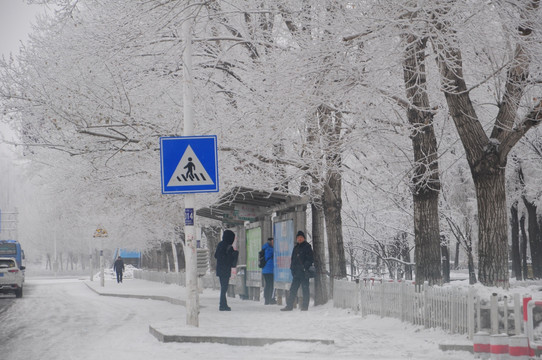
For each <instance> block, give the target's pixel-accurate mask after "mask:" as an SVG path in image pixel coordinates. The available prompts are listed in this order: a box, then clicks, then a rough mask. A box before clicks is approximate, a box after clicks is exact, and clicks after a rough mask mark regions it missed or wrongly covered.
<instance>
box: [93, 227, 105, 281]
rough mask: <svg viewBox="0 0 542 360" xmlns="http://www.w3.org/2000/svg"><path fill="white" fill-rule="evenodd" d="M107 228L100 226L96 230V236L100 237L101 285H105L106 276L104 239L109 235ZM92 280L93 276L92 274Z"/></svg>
mask: <svg viewBox="0 0 542 360" xmlns="http://www.w3.org/2000/svg"><path fill="white" fill-rule="evenodd" d="M107 236H108V235H107V230H105V229H104V228H102V227H99V228H97V229H96V231H95V232H94V238H100V286H101V287H104V286H105V276H104V241H103V238H105V237H107ZM91 280H92V276H91Z"/></svg>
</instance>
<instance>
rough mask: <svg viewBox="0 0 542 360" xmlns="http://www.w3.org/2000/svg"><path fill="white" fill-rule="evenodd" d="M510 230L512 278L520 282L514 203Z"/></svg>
mask: <svg viewBox="0 0 542 360" xmlns="http://www.w3.org/2000/svg"><path fill="white" fill-rule="evenodd" d="M510 229H511V233H512V276H514V277H515V278H516V280H521V279H522V278H523V277H522V275H521V256H520V252H519V217H518V202H517V201H515V202H514V203H513V204H512V206H511V207H510Z"/></svg>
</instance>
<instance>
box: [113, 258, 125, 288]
mask: <svg viewBox="0 0 542 360" xmlns="http://www.w3.org/2000/svg"><path fill="white" fill-rule="evenodd" d="M113 270H115V272H116V273H117V283H121V282H122V273H123V272H124V261H122V258H121V257H120V256H119V257H118V258H117V260H115V263H114V264H113Z"/></svg>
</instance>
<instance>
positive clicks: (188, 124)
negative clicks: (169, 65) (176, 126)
mask: <svg viewBox="0 0 542 360" xmlns="http://www.w3.org/2000/svg"><path fill="white" fill-rule="evenodd" d="M189 5H190V0H186V1H185V6H186V7H187V8H188V6H189ZM182 34H183V45H184V51H183V116H184V121H183V125H184V131H183V134H184V136H192V135H194V94H193V89H192V85H193V83H192V21H191V20H190V19H185V21H184V22H183V25H182ZM195 204H196V195H195V194H186V195H185V198H184V207H185V211H186V210H191V211H192V215H193V218H194V223H193V224H186V223H185V228H184V229H185V230H184V234H185V240H186V247H185V258H186V292H187V298H186V324H187V325H191V326H195V327H199V295H198V274H197V254H196V231H195V226H194V225H195V217H196V216H195V215H196V214H195V211H194V209H195Z"/></svg>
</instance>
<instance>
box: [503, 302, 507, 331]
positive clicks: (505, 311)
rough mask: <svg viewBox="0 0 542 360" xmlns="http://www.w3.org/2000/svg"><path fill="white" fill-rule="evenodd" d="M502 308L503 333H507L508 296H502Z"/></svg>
mask: <svg viewBox="0 0 542 360" xmlns="http://www.w3.org/2000/svg"><path fill="white" fill-rule="evenodd" d="M503 303H504V309H503V320H504V333H505V334H506V335H508V296H506V295H505V296H504V301H503Z"/></svg>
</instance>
